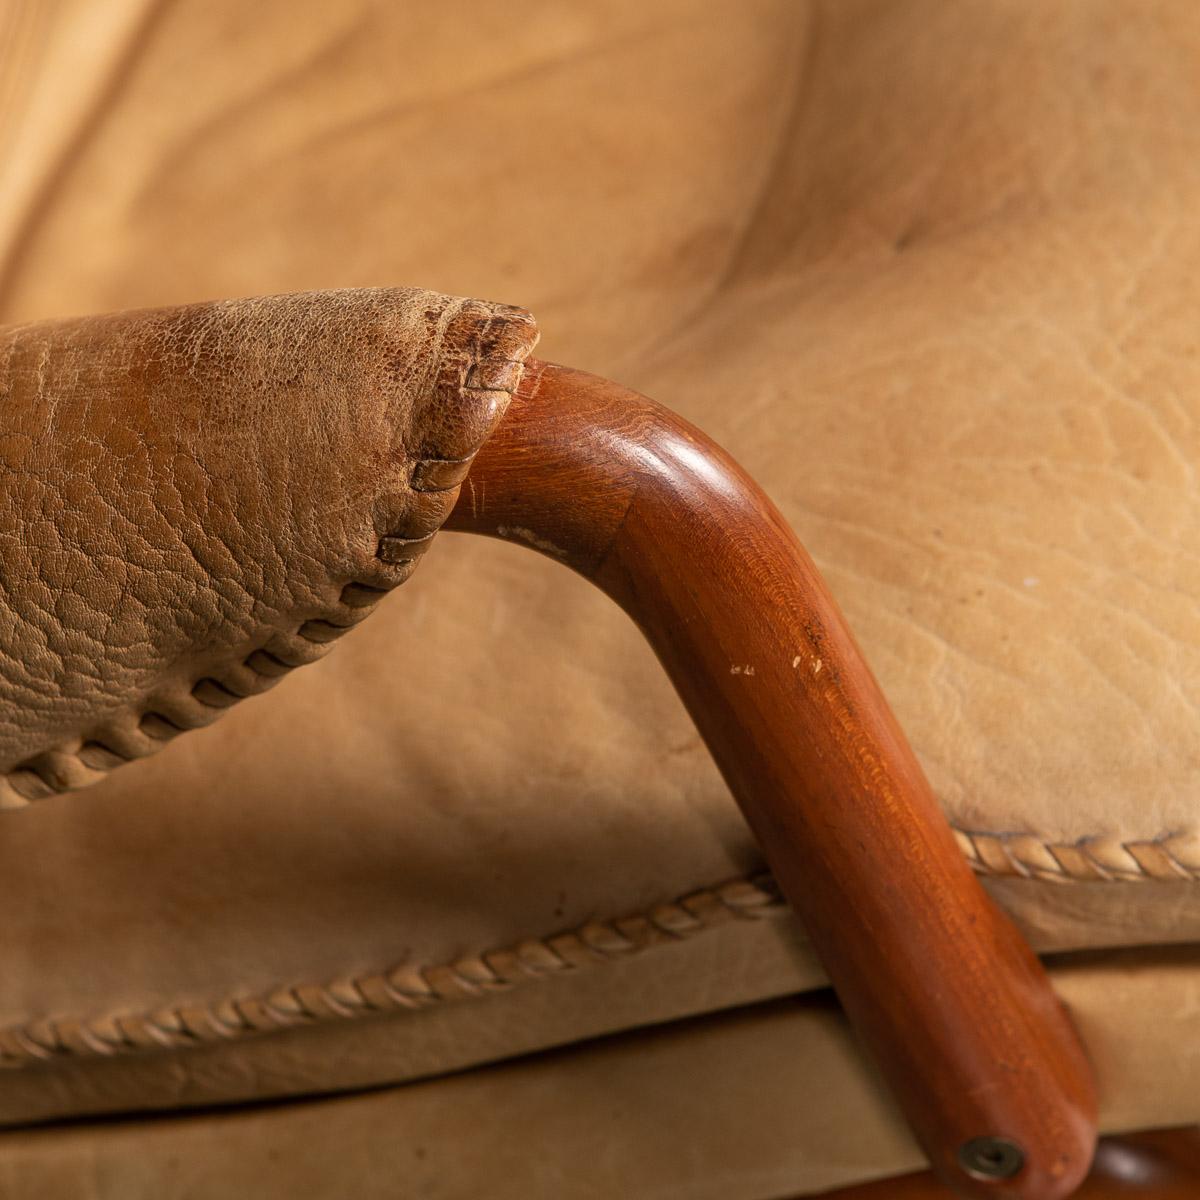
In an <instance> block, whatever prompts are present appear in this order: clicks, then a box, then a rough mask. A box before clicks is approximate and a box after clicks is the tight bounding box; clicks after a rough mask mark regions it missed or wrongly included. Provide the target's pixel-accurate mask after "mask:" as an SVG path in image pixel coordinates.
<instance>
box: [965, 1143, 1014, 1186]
mask: <svg viewBox="0 0 1200 1200" xmlns="http://www.w3.org/2000/svg"><path fill="white" fill-rule="evenodd" d="M958 1165H959V1166H960V1167H962V1169H963V1170H964V1171H966V1173H967V1174H968V1175H970V1177H971V1178H972V1179H981V1180H983V1181H984V1182H985V1183H986V1182H990V1181H992V1180H997V1179H1011V1178H1012V1177H1013V1176H1014V1175H1015V1174H1016V1173H1017V1172H1018V1171H1019V1170H1020V1169H1021V1168H1022V1167H1023V1166H1024V1165H1025V1151H1024V1150H1022V1149H1021V1147H1020V1146H1018V1145H1017V1143H1016V1142H1013V1141H1010V1140H1009V1139H1008V1138H1004V1137H977V1138H972V1139H971V1140H970V1141H969V1142H963V1144H962V1145H961V1146H959V1148H958Z"/></svg>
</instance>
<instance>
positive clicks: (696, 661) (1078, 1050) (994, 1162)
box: [446, 363, 1095, 1200]
mask: <svg viewBox="0 0 1200 1200" xmlns="http://www.w3.org/2000/svg"><path fill="white" fill-rule="evenodd" d="M446 528H447V529H458V530H465V531H470V532H474V533H484V534H489V535H491V536H495V537H501V538H506V539H508V540H511V541H517V542H522V543H525V544H527V545H529V546H531V547H532V548H534V549H536V550H538V551H540V552H542V553H544V554H547V555H549V556H550V557H552V558H555V559H557V560H559V561H561V562H563V563H565V564H566V565H568V566H570V567H573V568H574V569H575V570H576V571H579V572H580V573H581V574H583V575H585V576H586V577H587V578H588V579H590V580H592V582H593V583H595V584H596V585H597V586H598V587H600V588H601V589H603V590H604V591H605V592H606V593H607V594H608V595H609V596H611V597H612V598H613V599H614V600H615V601H616V602H617V603H618V604H620V605H621V606H622V607H623V608H624V609H625V610H626V611H627V612H628V613H629V614H630V616H632V617H633V619H634V620H635V621H636V622H637V624H638V625H639V626H640V628H641V629H642V631H643V633H644V634H645V635H646V637H647V638H648V639H649V641H650V643H651V645H652V646H653V647H654V649H655V651H656V652H657V653H658V656H659V658H660V660H661V661H662V663H663V665H664V667H665V668H666V670H667V673H668V674H669V675H670V677H671V680H672V682H673V683H674V685H675V687H676V689H677V690H678V691H679V694H680V696H681V697H682V698H683V700H684V703H685V704H686V705H687V707H688V710H689V712H690V713H691V715H692V718H693V719H694V720H695V722H696V725H697V727H698V729H699V731H700V733H701V735H702V736H703V737H704V740H705V741H706V743H707V744H708V747H709V750H710V751H711V752H712V754H713V757H714V758H715V759H716V762H717V764H718V766H719V767H720V769H721V772H722V773H723V775H724V777H725V779H726V781H727V783H728V784H729V787H730V789H731V791H732V792H733V795H734V796H735V797H736V798H737V801H738V803H739V804H740V805H741V808H742V811H743V812H744V813H745V815H746V818H747V820H748V821H749V823H750V826H751V828H752V829H753V831H754V833H755V835H756V836H757V838H758V840H759V842H760V843H761V845H762V847H763V850H764V853H765V855H766V858H767V860H768V862H769V863H770V865H771V868H772V870H773V871H774V872H775V876H776V878H777V879H778V881H779V884H780V886H781V887H782V889H783V891H784V893H785V895H786V896H787V898H788V899H789V900H790V901H791V903H792V905H793V906H794V908H795V909H796V911H797V913H798V914H799V916H800V918H801V920H802V921H803V923H804V925H805V928H806V930H807V932H808V935H809V937H810V938H811V939H812V942H813V945H814V946H815V948H816V950H817V952H818V953H819V954H820V956H821V959H822V961H823V962H824V964H825V967H826V969H827V970H828V972H829V976H830V979H831V980H832V981H833V984H834V986H835V987H836V989H837V991H838V994H839V996H840V998H841V1000H842V1003H843V1005H844V1007H845V1009H846V1011H847V1013H848V1014H849V1016H850V1018H851V1020H852V1021H853V1022H854V1025H855V1026H856V1028H857V1029H858V1031H859V1033H860V1035H861V1036H862V1038H863V1040H864V1041H865V1042H866V1044H867V1045H868V1047H869V1049H870V1050H871V1052H872V1053H873V1054H874V1056H875V1058H876V1059H877V1061H878V1062H879V1064H880V1066H881V1067H882V1069H883V1071H884V1074H885V1076H886V1078H887V1080H888V1082H889V1084H890V1086H891V1088H892V1089H893V1091H894V1093H895V1095H896V1096H897V1097H898V1099H899V1101H900V1103H901V1105H902V1106H903V1109H904V1112H905V1114H906V1116H907V1117H908V1120H909V1122H910V1124H911V1125H912V1127H913V1129H914V1131H915V1132H916V1134H917V1137H918V1138H919V1139H920V1141H921V1144H922V1145H923V1147H924V1148H925V1150H926V1152H927V1154H928V1155H929V1158H930V1161H931V1163H932V1164H933V1166H934V1169H935V1170H936V1171H937V1172H938V1174H939V1175H940V1176H941V1177H942V1178H943V1179H944V1180H945V1181H946V1182H947V1183H949V1184H950V1185H951V1186H952V1187H953V1188H954V1189H955V1190H956V1191H959V1192H961V1193H963V1194H966V1195H977V1196H985V1195H992V1196H998V1195H1003V1196H1010V1197H1021V1198H1022V1200H1051V1198H1054V1197H1063V1196H1068V1195H1070V1194H1071V1192H1072V1191H1073V1190H1074V1189H1075V1188H1076V1186H1078V1184H1079V1183H1080V1182H1081V1181H1082V1180H1083V1178H1084V1177H1085V1175H1086V1174H1087V1169H1088V1165H1089V1162H1090V1160H1091V1156H1092V1152H1093V1149H1094V1144H1095V1099H1094V1096H1093V1088H1092V1081H1091V1076H1090V1072H1089V1069H1088V1065H1087V1061H1086V1058H1085V1056H1084V1053H1083V1050H1082V1047H1081V1046H1080V1044H1079V1041H1078V1039H1077V1037H1076V1035H1075V1032H1074V1029H1073V1028H1072V1026H1071V1023H1070V1021H1069V1019H1068V1017H1067V1015H1066V1013H1065V1011H1064V1010H1063V1008H1062V1006H1061V1004H1060V1003H1059V1002H1058V1000H1057V998H1056V997H1055V996H1054V994H1053V992H1052V991H1051V989H1050V985H1049V982H1048V980H1047V978H1046V976H1045V974H1044V973H1043V971H1042V968H1041V966H1040V964H1039V963H1038V961H1037V960H1036V958H1035V957H1034V955H1033V954H1032V952H1031V951H1030V950H1029V949H1028V947H1027V946H1026V945H1025V943H1024V941H1023V940H1022V938H1021V937H1020V936H1019V934H1018V933H1017V932H1016V930H1015V929H1014V928H1013V926H1012V925H1011V924H1010V923H1009V921H1008V920H1007V919H1006V918H1005V917H1004V916H1003V915H1002V914H1001V913H1000V912H999V911H998V910H997V908H996V907H995V906H994V905H993V904H992V902H991V901H990V900H989V898H988V897H987V895H986V894H985V893H984V891H983V889H982V888H981V887H980V885H979V883H978V881H977V880H976V879H975V877H974V875H973V874H972V873H971V870H970V868H969V867H968V866H967V864H966V862H965V860H964V859H963V856H962V854H961V853H960V851H959V850H958V847H957V845H956V844H955V841H954V837H953V834H952V833H951V831H950V827H949V825H948V824H947V822H946V820H945V818H944V816H943V814H942V812H941V809H940V808H939V806H938V804H937V801H936V799H935V798H934V796H933V793H932V791H931V789H930V786H929V784H928V782H927V781H926V779H925V776H924V774H923V773H922V771H921V768H920V766H919V765H918V764H917V761H916V759H915V757H914V755H913V753H912V750H911V749H910V748H909V745H908V743H907V741H906V740H905V738H904V735H903V733H902V732H901V730H900V729H899V727H898V725H897V724H896V721H895V718H894V717H893V716H892V713H891V711H890V709H889V708H888V705H887V702H886V701H885V700H884V698H883V695H882V694H881V692H880V690H879V687H878V685H877V684H876V682H875V680H874V678H873V676H872V675H871V672H870V670H869V669H868V668H867V666H866V664H865V662H864V661H863V658H862V655H861V653H860V651H859V649H858V647H857V646H856V644H855V642H854V639H853V637H852V636H851V633H850V631H849V629H848V628H847V626H846V623H845V621H844V619H843V618H842V616H841V614H840V613H839V612H838V609H837V607H836V605H835V604H834V603H833V600H832V599H831V597H830V595H829V593H828V591H827V590H826V588H825V586H824V584H823V582H822V580H821V578H820V576H819V574H818V573H817V570H816V568H815V567H814V566H813V563H812V561H811V560H810V559H809V557H808V555H807V554H806V553H805V551H804V549H803V548H802V547H801V545H800V543H799V542H798V541H797V540H796V537H795V535H794V534H793V533H792V531H791V529H790V528H789V527H788V525H787V523H786V522H785V521H784V519H783V518H782V516H781V515H780V514H779V512H778V511H777V510H776V509H775V507H774V505H772V504H771V502H770V501H769V500H768V499H767V498H766V496H765V495H764V494H763V492H762V491H761V490H760V489H759V488H758V487H757V486H756V485H755V483H754V482H753V480H751V479H750V478H749V477H748V476H747V475H746V473H745V472H744V471H742V470H741V469H740V468H739V467H738V465H737V464H736V463H735V462H733V460H732V459H731V458H730V457H729V456H728V455H727V454H726V453H725V452H724V451H723V450H721V449H720V448H719V447H718V446H716V445H714V443H713V442H711V441H710V440H709V439H708V438H706V437H705V436H704V435H703V434H702V433H700V432H699V431H698V430H697V429H695V428H693V427H692V426H690V425H688V424H687V422H685V421H683V420H681V419H680V418H679V417H676V416H675V415H673V414H672V413H670V412H668V411H667V410H666V409H664V408H662V407H661V406H659V405H657V404H655V403H654V402H653V401H651V400H648V399H646V398H645V397H643V396H639V395H637V394H636V393H633V392H630V391H627V390H625V389H623V388H621V387H618V386H617V385H615V384H612V383H609V382H608V381H606V380H603V379H599V378H597V377H595V376H591V375H587V374H584V373H583V372H578V371H571V370H568V369H565V368H562V367H556V366H552V365H549V364H543V363H532V364H531V366H530V367H529V369H528V371H527V374H526V377H525V380H524V382H523V384H522V386H521V388H520V389H519V391H518V393H517V395H516V397H514V400H513V402H512V405H511V407H510V409H509V414H508V416H507V418H506V419H505V421H504V422H503V423H502V424H501V426H500V428H499V429H498V430H497V432H496V433H495V434H494V435H493V436H492V439H491V441H490V442H489V443H487V444H486V445H485V447H484V449H483V450H482V451H481V452H480V453H479V455H478V457H477V459H476V461H475V463H474V465H473V467H472V469H471V472H470V474H469V475H468V477H467V480H466V484H465V486H464V488H463V492H462V495H461V497H460V499H459V503H458V506H457V507H456V509H455V510H454V513H453V514H452V516H451V518H450V521H449V522H448V523H447V525H446ZM981 1138H982V1139H991V1140H990V1141H984V1142H982V1143H981V1142H978V1141H976V1139H981ZM1014 1147H1015V1149H1014Z"/></svg>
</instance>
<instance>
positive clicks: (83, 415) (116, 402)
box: [0, 290, 536, 807]
mask: <svg viewBox="0 0 1200 1200" xmlns="http://www.w3.org/2000/svg"><path fill="white" fill-rule="evenodd" d="M535 336H536V335H535V332H534V327H533V323H532V321H531V320H530V319H529V318H528V317H527V316H526V315H525V314H523V313H521V312H519V311H518V310H514V309H505V308H499V307H497V306H494V305H485V304H482V303H480V302H478V301H460V300H452V299H449V298H447V297H444V296H438V295H436V294H434V293H431V292H421V291H399V290H393V291H362V292H328V293H312V294H307V295H299V296H279V297H272V298H268V299H263V300H238V301H227V302H222V303H215V304H201V305H195V306H191V307H185V308H180V309H160V310H157V311H148V312H145V311H144V312H137V313H132V314H128V315H117V316H109V317H95V318H88V319H80V320H74V321H61V322H51V323H47V324H40V325H27V326H20V327H16V328H13V329H7V330H0V478H2V480H3V483H2V486H0V561H2V562H3V567H2V575H0V711H2V712H3V714H4V715H3V719H0V807H3V806H5V805H10V806H11V805H20V804H22V803H24V802H27V801H29V800H35V799H39V798H41V797H43V796H46V795H49V794H51V793H53V792H61V791H65V790H67V789H70V788H75V787H80V786H82V785H84V784H86V783H89V782H91V781H92V780H94V779H95V778H97V777H98V775H99V774H100V773H102V772H104V771H105V770H107V769H109V768H111V767H113V766H116V765H119V764H120V763H122V762H126V761H129V760H130V759H134V758H140V757H143V756H144V755H146V754H149V753H150V752H152V751H153V750H156V749H158V748H159V747H161V746H162V745H163V744H164V743H165V742H167V741H169V740H170V739H171V738H173V737H174V736H175V735H176V734H178V733H180V732H182V731H184V730H187V729H193V728H196V727H199V726H201V725H206V724H208V723H210V722H211V721H213V720H215V719H216V718H217V717H218V716H220V715H221V714H222V713H223V712H224V711H225V710H226V709H227V708H229V707H230V706H231V705H232V704H234V703H235V702H236V701H237V700H238V699H241V698H244V697H246V696H249V695H252V694H255V693H257V692H261V691H264V690H266V689H267V688H269V687H270V686H271V685H273V684H274V683H276V682H278V680H279V679H281V678H282V677H283V676H284V675H286V674H287V673H288V671H290V670H291V669H293V668H294V667H296V666H300V665H302V664H304V663H307V662H311V661H313V660H314V659H316V658H318V657H320V656H321V655H322V654H324V653H325V651H326V650H327V649H328V648H329V646H330V644H331V643H332V642H333V641H335V640H336V639H337V638H338V637H340V636H341V635H342V634H343V633H345V632H346V631H347V630H348V629H350V628H351V627H352V626H353V625H355V624H357V622H358V621H360V620H361V619H362V618H363V617H365V616H366V615H367V614H368V613H369V612H370V611H371V610H372V609H373V608H374V606H375V605H376V604H377V603H378V601H379V600H380V599H381V598H382V596H383V595H384V594H386V592H387V591H389V590H390V589H391V588H392V587H394V586H395V585H396V584H398V583H400V582H401V581H402V580H404V579H406V578H407V577H408V576H409V575H410V574H411V572H412V570H413V568H414V567H415V565H416V562H417V559H418V558H419V557H420V555H421V554H422V553H423V552H424V550H425V548H426V546H427V544H428V539H429V538H430V537H431V536H432V535H433V533H434V532H435V531H436V530H437V528H438V526H439V525H440V524H441V522H442V520H443V519H444V518H445V516H446V514H447V513H448V512H449V510H450V508H451V507H452V506H453V503H454V500H455V499H456V497H457V495H458V488H457V484H458V482H459V481H460V480H461V477H462V475H463V474H464V473H465V469H466V463H467V462H468V461H469V459H470V456H471V455H473V454H474V452H475V451H476V450H477V449H478V447H479V446H480V445H481V444H482V442H483V440H484V439H485V438H486V437H487V435H488V433H489V432H490V431H491V429H492V428H493V426H494V424H495V422H496V421H497V420H498V419H499V418H500V417H501V416H502V415H503V412H504V409H505V407H506V405H507V401H508V396H509V393H510V391H511V389H512V388H513V387H514V386H515V384H516V382H517V379H518V378H519V372H520V365H521V361H522V360H523V359H524V357H525V355H526V354H527V353H528V351H529V348H530V346H531V345H532V343H533V341H534V339H535Z"/></svg>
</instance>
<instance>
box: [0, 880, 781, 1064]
mask: <svg viewBox="0 0 1200 1200" xmlns="http://www.w3.org/2000/svg"><path fill="white" fill-rule="evenodd" d="M786 911H787V907H786V905H785V904H784V902H783V901H782V899H781V898H780V895H779V892H778V890H777V889H776V887H775V884H774V881H773V880H772V879H771V877H770V876H768V875H756V876H751V877H747V878H742V879H733V880H730V881H728V882H726V883H723V884H720V885H718V886H717V887H713V888H704V889H702V890H701V891H698V892H692V893H691V894H690V895H688V896H684V897H682V898H680V899H678V900H674V901H671V902H669V903H666V904H660V905H658V906H657V907H655V908H652V909H650V910H649V911H648V912H645V913H638V914H636V915H633V916H629V917H624V918H620V919H618V920H614V921H589V922H588V923H587V924H586V925H581V926H579V928H577V929H573V930H570V931H568V932H566V933H561V934H557V935H555V936H552V937H549V938H544V939H542V938H531V939H528V940H525V941H521V942H518V943H517V944H516V945H515V946H510V947H508V948H506V949H503V950H493V951H489V952H488V953H486V954H481V955H477V956H471V957H467V958H460V959H456V960H455V961H454V962H451V963H445V964H442V965H439V966H431V967H413V966H398V967H394V968H392V969H391V970H386V971H379V972H375V973H372V974H367V975H358V976H354V977H350V978H345V979H336V980H333V981H331V982H328V983H306V984H305V983H302V984H298V985H295V986H293V987H281V988H277V989H276V990H275V991H273V992H270V993H269V994H265V995H258V996H250V997H244V998H234V999H226V1000H223V1001H220V1002H218V1003H215V1004H196V1005H180V1006H178V1007H171V1008H165V1009H160V1010H158V1011H156V1012H143V1013H133V1014H126V1015H121V1016H106V1017H95V1018H82V1019H77V1018H55V1019H50V1020H41V1021H31V1022H28V1023H27V1024H24V1025H20V1026H16V1027H12V1028H9V1029H5V1030H2V1031H0V1068H4V1067H7V1068H20V1067H27V1066H31V1065H34V1064H37V1063H44V1062H46V1061H47V1060H55V1059H67V1058H69V1059H80V1058H113V1057H118V1056H122V1055H126V1054H133V1053H138V1052H147V1051H155V1050H160V1051H161V1050H176V1049H183V1048H185V1047H188V1046H197V1045H202V1044H205V1043H210V1042H222V1041H237V1040H240V1039H241V1038H245V1037H251V1036H254V1035H256V1034H261V1033H273V1032H275V1031H277V1030H282V1029H292V1028H295V1027H296V1026H300V1025H313V1024H317V1023H324V1022H328V1021H344V1020H354V1019H357V1018H361V1017H372V1016H379V1015H381V1014H385V1013H391V1012H397V1011H399V1010H401V1009H421V1008H431V1007H435V1006H437V1005H442V1004H451V1003H456V1002H458V1001H461V1000H473V999H475V998H477V997H480V996H486V995H489V994H491V993H493V992H501V991H507V990H509V989H510V988H513V987H516V986H518V985H520V984H526V983H530V982H532V981H535V980H539V979H548V978H550V977H551V976H554V975H561V974H564V973H566V972H568V971H575V970H578V969H579V968H581V967H587V966H591V965H593V964H596V963H603V962H609V961H612V960H614V959H621V958H629V957H631V956H632V955H635V954H640V953H641V952H642V951H643V950H647V949H649V948H650V947H652V946H657V945H662V944H664V943H672V942H678V941H682V940H684V939H686V938H690V937H693V936H694V935H695V934H698V933H702V932H704V931H705V930H707V929H712V928H714V927H716V926H718V925H723V924H726V923H727V922H729V921H733V920H738V919H742V920H747V919H749V920H753V919H755V918H759V917H767V916H774V915H777V914H781V913H784V912H786Z"/></svg>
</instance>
